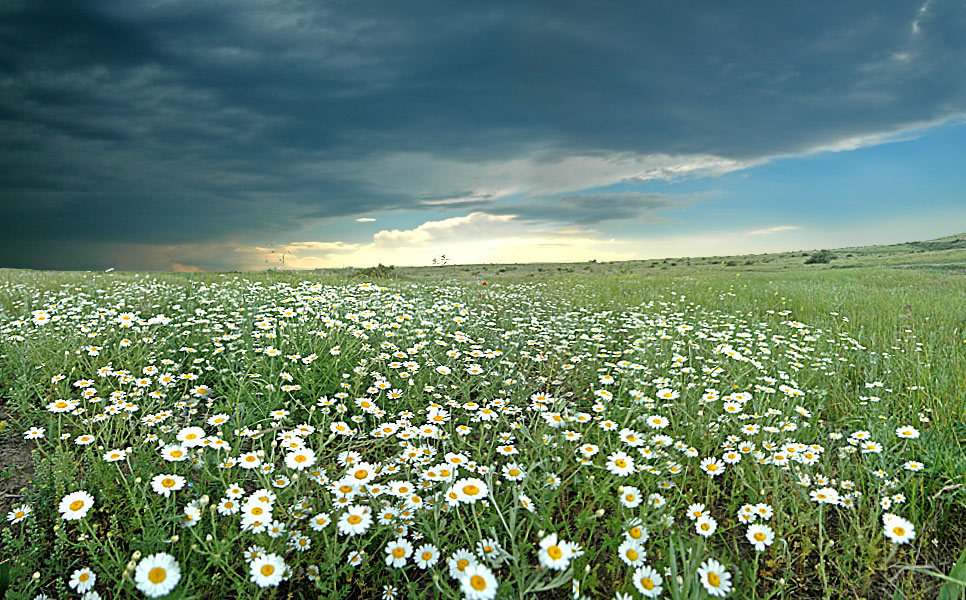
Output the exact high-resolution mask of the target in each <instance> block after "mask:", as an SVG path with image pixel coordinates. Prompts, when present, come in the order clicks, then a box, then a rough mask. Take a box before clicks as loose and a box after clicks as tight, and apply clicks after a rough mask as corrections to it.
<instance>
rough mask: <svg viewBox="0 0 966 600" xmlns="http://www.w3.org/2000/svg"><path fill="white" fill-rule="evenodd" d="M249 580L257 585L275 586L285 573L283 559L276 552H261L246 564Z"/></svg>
mask: <svg viewBox="0 0 966 600" xmlns="http://www.w3.org/2000/svg"><path fill="white" fill-rule="evenodd" d="M248 571H249V573H251V579H250V581H251V582H252V583H254V584H256V585H257V586H258V587H261V588H267V587H277V586H278V584H279V583H281V582H282V579H283V576H284V574H285V560H284V559H283V558H282V557H281V556H279V555H277V554H261V555H259V556H257V557H255V559H254V560H252V562H251V563H250V564H249V565H248Z"/></svg>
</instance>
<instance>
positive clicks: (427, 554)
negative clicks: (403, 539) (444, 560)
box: [413, 544, 439, 569]
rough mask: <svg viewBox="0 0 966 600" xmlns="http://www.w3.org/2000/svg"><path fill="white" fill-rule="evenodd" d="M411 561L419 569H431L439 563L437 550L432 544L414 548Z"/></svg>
mask: <svg viewBox="0 0 966 600" xmlns="http://www.w3.org/2000/svg"><path fill="white" fill-rule="evenodd" d="M413 561H414V562H415V563H416V566H417V567H419V568H420V569H429V568H432V567H433V566H434V565H435V564H436V563H437V562H439V550H438V549H437V548H436V546H434V545H433V544H423V545H422V546H420V547H419V548H416V550H415V552H414V554H413Z"/></svg>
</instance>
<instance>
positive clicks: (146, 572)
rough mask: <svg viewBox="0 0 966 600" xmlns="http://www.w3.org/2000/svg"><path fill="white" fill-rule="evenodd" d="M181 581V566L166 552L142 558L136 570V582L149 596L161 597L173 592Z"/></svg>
mask: <svg viewBox="0 0 966 600" xmlns="http://www.w3.org/2000/svg"><path fill="white" fill-rule="evenodd" d="M179 581H181V566H180V565H179V564H178V561H177V560H175V558H174V557H173V556H171V555H170V554H167V553H165V552H159V553H158V554H152V555H151V556H147V557H145V558H143V559H141V562H139V563H138V566H137V568H136V569H135V570H134V583H135V585H136V586H137V588H138V590H140V591H141V592H142V593H143V594H144V595H145V596H147V597H148V598H160V597H161V596H165V595H167V594H170V593H171V590H173V589H174V588H175V586H176V585H178V582H179Z"/></svg>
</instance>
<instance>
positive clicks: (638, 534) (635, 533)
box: [628, 527, 644, 540]
mask: <svg viewBox="0 0 966 600" xmlns="http://www.w3.org/2000/svg"><path fill="white" fill-rule="evenodd" d="M628 533H630V534H631V537H632V538H634V539H635V540H639V539H641V536H642V535H644V534H643V533H642V532H641V528H640V527H635V528H633V529H631V530H630V531H629V532H628Z"/></svg>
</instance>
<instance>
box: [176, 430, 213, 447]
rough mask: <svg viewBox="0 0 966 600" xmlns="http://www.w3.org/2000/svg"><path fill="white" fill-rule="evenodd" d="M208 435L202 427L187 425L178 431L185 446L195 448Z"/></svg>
mask: <svg viewBox="0 0 966 600" xmlns="http://www.w3.org/2000/svg"><path fill="white" fill-rule="evenodd" d="M206 435H207V434H206V433H205V430H204V429H202V428H201V427H185V428H184V429H182V430H181V431H179V432H178V441H179V442H181V445H182V446H184V447H185V448H194V447H195V446H200V445H201V443H202V441H203V440H204V439H205V436H206Z"/></svg>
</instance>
